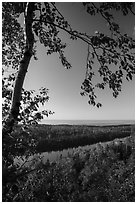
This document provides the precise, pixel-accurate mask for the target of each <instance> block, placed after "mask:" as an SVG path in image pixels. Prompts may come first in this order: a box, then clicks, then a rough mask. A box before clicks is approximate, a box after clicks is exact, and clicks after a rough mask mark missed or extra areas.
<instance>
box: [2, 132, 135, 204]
mask: <svg viewBox="0 0 137 204" xmlns="http://www.w3.org/2000/svg"><path fill="white" fill-rule="evenodd" d="M134 150H135V149H134V134H133V135H132V136H130V137H125V138H123V139H115V140H113V141H111V142H106V143H97V144H95V145H94V150H93V148H92V150H90V149H89V150H84V149H82V148H81V149H78V148H77V149H75V151H74V153H73V154H72V155H68V156H67V157H66V158H60V160H58V161H56V162H52V163H49V161H47V163H45V164H43V163H42V162H39V163H38V164H37V171H34V172H32V173H30V174H29V175H28V177H27V178H26V179H24V180H21V181H19V185H18V188H17V191H16V193H15V192H14V196H13V195H12V193H11V195H9V198H11V199H9V200H8V201H20V202H51V201H52V202H62V201H64V202H67V201H73V202H82V201H83V202H84V201H85V202H86V201H88V202H134V201H135V176H134V172H135V154H134V153H135V151H134ZM5 201H6V200H5Z"/></svg>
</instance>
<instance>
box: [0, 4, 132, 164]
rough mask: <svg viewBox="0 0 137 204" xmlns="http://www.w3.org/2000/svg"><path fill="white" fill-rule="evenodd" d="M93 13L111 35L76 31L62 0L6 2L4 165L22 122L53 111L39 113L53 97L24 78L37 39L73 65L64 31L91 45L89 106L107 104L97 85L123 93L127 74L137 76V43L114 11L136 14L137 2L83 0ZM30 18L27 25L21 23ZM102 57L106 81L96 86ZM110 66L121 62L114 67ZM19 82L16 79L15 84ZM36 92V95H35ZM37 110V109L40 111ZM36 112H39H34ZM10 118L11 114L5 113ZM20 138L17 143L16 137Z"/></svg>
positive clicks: (85, 92)
mask: <svg viewBox="0 0 137 204" xmlns="http://www.w3.org/2000/svg"><path fill="white" fill-rule="evenodd" d="M83 6H84V7H85V11H86V12H88V13H89V15H91V16H92V15H100V16H101V17H102V18H103V19H104V20H105V21H106V22H107V23H108V27H109V31H110V35H105V34H104V33H100V32H96V33H95V35H92V36H91V35H89V34H87V33H81V32H79V31H77V30H74V29H73V28H72V27H71V25H70V24H69V23H68V21H67V20H65V18H64V16H63V15H62V14H61V13H60V11H59V10H58V8H57V6H56V3H49V2H43V3H40V2H38V3H36V2H29V3H26V2H18V3H15V2H3V4H2V26H3V32H2V35H3V38H2V63H3V76H4V77H3V81H2V83H3V89H2V92H3V101H4V103H3V116H4V117H3V118H4V120H3V155H5V158H6V159H5V160H4V162H5V163H4V164H5V165H6V166H10V165H11V163H13V158H12V159H11V160H10V159H9V156H8V158H7V155H6V150H7V148H8V147H7V145H6V144H7V141H8V142H9V143H10V144H12V147H11V149H12V148H13V143H15V138H13V137H12V135H11V133H12V131H13V127H14V125H15V124H16V122H18V121H20V122H23V121H24V123H26V121H28V122H30V123H31V122H32V121H33V122H37V121H39V120H40V119H41V118H42V117H43V116H42V115H43V114H46V115H47V114H48V113H51V112H48V111H46V112H44V111H43V112H39V111H38V107H39V104H44V103H45V102H46V101H48V99H49V97H48V96H47V94H48V90H47V89H46V88H42V89H40V93H39V94H37V95H35V94H34V91H26V90H24V89H23V83H24V79H25V76H26V73H27V70H28V68H29V63H30V60H31V58H32V57H34V59H37V58H36V48H35V44H36V41H39V42H40V43H41V44H43V45H44V46H45V47H46V48H47V54H52V53H54V52H56V53H58V55H59V58H60V60H61V62H62V64H63V66H64V67H66V68H67V69H69V68H70V67H71V64H70V63H69V62H68V61H67V59H66V57H65V55H64V49H65V47H66V44H65V43H63V42H62V40H61V38H60V37H59V31H60V30H63V31H64V32H66V33H68V34H69V36H70V38H71V39H72V40H78V39H79V40H82V41H83V42H84V43H86V44H87V46H88V55H87V65H86V68H87V71H86V77H85V80H84V82H83V84H82V86H81V89H82V92H81V95H87V96H88V97H89V101H88V102H89V104H91V105H93V106H97V107H98V108H99V107H100V106H101V105H102V104H101V103H99V102H97V96H96V88H100V89H104V88H105V87H106V86H107V85H108V86H109V88H110V89H111V90H112V92H113V96H114V97H117V96H118V94H119V92H120V91H121V88H122V81H123V77H124V76H125V77H126V79H127V80H132V78H133V75H134V74H135V58H134V49H135V41H134V39H133V38H132V37H130V36H128V35H127V34H122V33H121V32H120V27H119V25H118V24H117V23H116V22H115V19H114V17H113V15H112V11H113V10H116V11H121V12H122V13H123V15H128V14H129V13H132V14H133V15H135V14H134V3H132V2H130V3H128V2H126V3H119V2H118V3H92V2H91V3H90V2H88V3H86V2H85V3H83ZM21 16H22V17H23V18H24V25H22V24H21V23H20V21H19V18H20V17H21ZM95 61H98V64H99V67H98V72H99V74H100V77H101V80H103V81H102V82H99V83H97V84H93V77H94V63H95ZM109 65H113V66H116V67H117V69H116V70H111V69H110V66H109ZM11 67H12V69H14V70H15V71H14V72H12V74H8V75H7V76H6V75H5V70H6V69H7V68H8V69H9V68H11ZM13 82H15V84H14V87H13ZM33 94H34V95H33ZM35 111H36V112H35ZM34 112H35V114H34ZM5 116H6V117H5ZM16 142H17V141H16Z"/></svg>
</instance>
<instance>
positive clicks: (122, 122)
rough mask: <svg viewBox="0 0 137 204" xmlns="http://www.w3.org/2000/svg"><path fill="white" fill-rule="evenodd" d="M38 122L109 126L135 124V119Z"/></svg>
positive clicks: (44, 122)
mask: <svg viewBox="0 0 137 204" xmlns="http://www.w3.org/2000/svg"><path fill="white" fill-rule="evenodd" d="M39 124H43V125H82V126H83V125H88V126H111V125H135V120H44V121H43V122H41V123H39Z"/></svg>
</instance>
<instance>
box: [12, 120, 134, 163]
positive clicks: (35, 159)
mask: <svg viewBox="0 0 137 204" xmlns="http://www.w3.org/2000/svg"><path fill="white" fill-rule="evenodd" d="M44 124H51V125H61V124H63V125H64V124H67V125H98V126H104V125H125V124H135V121H134V120H44ZM133 132H134V130H133ZM93 146H94V145H87V146H85V147H78V148H76V149H79V148H82V149H89V148H91V147H93ZM76 149H75V148H70V149H64V150H63V151H52V152H50V153H48V152H43V153H41V154H36V155H34V156H30V157H29V159H28V162H26V163H25V165H24V166H35V165H36V164H37V163H39V161H42V163H46V162H47V160H49V161H50V162H53V161H57V160H59V158H60V156H61V155H62V157H67V155H68V154H73V152H74V150H75V151H76ZM24 161H25V158H23V160H21V158H20V157H18V158H17V157H16V158H15V161H14V162H15V163H20V165H22V164H23V163H24Z"/></svg>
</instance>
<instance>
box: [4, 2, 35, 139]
mask: <svg viewBox="0 0 137 204" xmlns="http://www.w3.org/2000/svg"><path fill="white" fill-rule="evenodd" d="M34 7H35V3H32V2H31V3H27V4H26V10H25V16H24V18H25V35H26V36H25V40H26V46H25V52H24V56H23V59H22V60H21V61H20V65H19V71H18V75H17V78H16V80H15V86H14V91H13V96H12V104H11V109H10V112H9V115H8V117H7V120H6V122H5V124H4V126H3V136H4V135H5V133H6V135H7V134H8V133H11V132H12V129H13V126H14V124H15V121H17V118H18V115H19V107H20V100H21V91H22V87H23V83H24V79H25V76H26V72H27V69H28V66H29V63H30V60H31V57H32V54H33V45H34V34H33V31H32V23H33V12H34V9H35V8H34Z"/></svg>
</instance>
